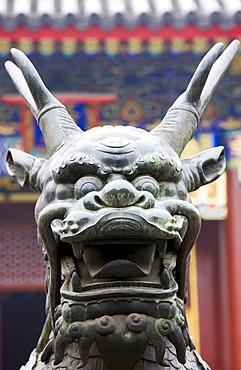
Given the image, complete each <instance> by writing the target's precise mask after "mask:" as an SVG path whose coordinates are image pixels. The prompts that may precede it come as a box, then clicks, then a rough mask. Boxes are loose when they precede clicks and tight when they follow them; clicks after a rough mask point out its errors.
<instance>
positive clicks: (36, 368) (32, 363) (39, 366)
mask: <svg viewBox="0 0 241 370" xmlns="http://www.w3.org/2000/svg"><path fill="white" fill-rule="evenodd" d="M165 340H166V354H165V359H166V360H167V362H168V363H170V369H177V370H210V368H209V366H208V365H207V364H206V362H204V361H203V360H202V359H201V357H200V356H199V354H198V353H197V352H196V351H195V350H194V351H190V350H189V349H187V356H186V360H187V361H186V363H185V365H182V364H180V363H179V362H178V360H177V357H176V350H175V347H174V346H173V344H171V343H170V341H169V340H168V339H165ZM53 361H54V355H52V356H51V358H50V361H49V362H48V364H46V365H44V364H43V363H42V362H41V361H38V355H37V354H36V352H35V351H33V352H32V354H31V356H30V359H29V362H28V363H27V364H26V365H25V366H22V367H21V369H20V370H75V369H77V366H78V365H79V364H80V356H79V352H78V346H77V343H72V344H70V345H69V346H68V347H67V348H66V353H65V356H64V359H63V361H62V362H61V363H60V364H59V365H57V366H56V365H54V364H53ZM82 369H83V370H108V368H107V366H106V365H105V364H104V363H103V360H102V359H101V357H100V354H99V351H98V349H97V348H96V345H95V344H93V345H92V348H91V351H90V358H89V362H88V364H87V365H85V366H84V367H83V368H82ZM144 369H145V370H168V369H169V367H163V366H160V365H158V364H156V360H155V350H154V348H153V346H152V345H151V344H149V345H148V346H147V348H146V351H145V353H144V355H143V357H142V359H141V360H140V361H139V362H138V364H137V365H136V366H135V367H134V368H133V370H144ZM123 370H125V369H123Z"/></svg>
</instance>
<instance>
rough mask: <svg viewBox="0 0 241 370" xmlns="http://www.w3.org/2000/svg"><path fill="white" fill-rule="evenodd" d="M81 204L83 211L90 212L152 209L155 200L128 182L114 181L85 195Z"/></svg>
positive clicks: (149, 194) (146, 192)
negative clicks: (107, 209) (102, 209)
mask: <svg viewBox="0 0 241 370" xmlns="http://www.w3.org/2000/svg"><path fill="white" fill-rule="evenodd" d="M83 203H84V207H85V209H87V210H90V211H97V210H99V209H101V208H103V207H111V208H124V207H129V206H133V205H135V206H138V207H141V208H144V209H149V208H152V207H154V204H155V199H154V196H153V195H152V194H151V193H150V192H148V191H139V190H137V189H136V188H135V187H134V186H133V185H132V184H131V183H130V182H128V181H125V180H114V181H111V182H110V183H108V184H107V185H105V186H104V188H103V189H102V190H101V191H98V192H97V191H95V192H91V193H89V194H87V195H86V196H85V199H84V200H83Z"/></svg>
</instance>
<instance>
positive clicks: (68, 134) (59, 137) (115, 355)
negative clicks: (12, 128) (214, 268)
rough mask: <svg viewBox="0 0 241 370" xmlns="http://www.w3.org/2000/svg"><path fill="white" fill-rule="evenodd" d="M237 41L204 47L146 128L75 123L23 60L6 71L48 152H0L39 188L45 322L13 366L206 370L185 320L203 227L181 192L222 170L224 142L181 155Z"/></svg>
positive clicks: (18, 56) (13, 171)
mask: <svg viewBox="0 0 241 370" xmlns="http://www.w3.org/2000/svg"><path fill="white" fill-rule="evenodd" d="M238 46H239V42H238V41H237V40H234V41H233V42H232V43H231V44H230V45H229V46H228V47H227V49H226V50H225V51H224V52H223V53H222V54H221V56H219V54H220V51H221V49H222V43H218V44H216V45H214V46H213V47H212V49H211V50H210V51H209V52H208V53H207V54H206V55H205V57H204V58H203V59H202V61H201V62H200V64H199V66H198V68H197V70H196V72H195V73H194V75H193V77H192V79H191V81H190V83H189V85H188V87H187V89H186V91H185V92H184V93H183V94H182V95H180V96H179V97H178V99H177V100H176V101H175V102H174V104H173V105H172V107H171V108H170V109H169V110H168V112H167V114H166V116H165V117H164V119H163V121H162V122H161V123H160V124H159V125H158V126H157V127H156V128H154V129H153V130H152V131H150V132H146V131H145V130H142V129H138V128H133V127H121V126H117V127H112V126H104V127H96V128H93V129H90V130H88V131H86V132H83V131H82V130H81V129H80V128H79V127H78V126H77V125H76V124H75V122H74V121H73V120H72V118H71V117H70V115H69V114H68V113H67V111H66V108H65V107H64V106H63V105H62V104H61V103H60V102H59V101H58V100H57V99H56V98H55V97H54V96H53V95H52V94H51V93H50V92H49V91H48V89H47V88H46V86H45V85H44V84H43V82H42V80H41V78H40V76H39V75H38V73H37V71H36V70H35V68H34V66H33V65H32V63H31V62H30V60H29V59H28V58H27V57H26V56H25V55H24V54H23V53H22V52H21V51H19V50H17V49H12V51H11V52H12V56H13V58H14V60H15V62H16V64H14V63H12V62H11V61H8V62H6V69H7V71H8V73H9V75H10V76H11V78H12V80H13V82H14V84H15V86H16V88H17V89H18V91H19V93H20V94H21V95H22V97H23V98H24V99H25V101H26V103H27V105H28V107H29V108H30V110H31V111H32V113H33V115H34V117H35V118H36V119H37V121H38V124H39V126H40V129H41V131H42V134H43V137H44V141H45V144H46V147H47V150H48V153H49V159H48V160H46V159H42V158H36V157H35V156H32V155H30V154H27V153H24V152H22V151H19V150H16V149H9V152H8V154H7V168H8V172H9V174H10V175H11V176H12V177H13V179H14V180H16V181H17V182H18V183H19V184H20V185H21V186H24V187H27V188H29V189H32V190H34V191H36V192H39V193H40V197H39V199H38V201H37V204H36V207H35V218H36V222H37V229H38V240H39V244H40V246H41V247H42V250H43V255H44V263H45V266H46V322H45V324H44V327H43V330H42V333H41V336H40V338H39V341H38V344H37V347H36V349H35V350H34V351H33V352H32V354H31V356H30V359H29V361H28V363H27V364H26V365H25V366H23V367H22V368H21V369H22V370H23V369H25V370H30V369H31V370H52V369H55V370H56V369H58V370H60V369H68V370H74V369H81V368H82V369H84V370H87V369H92V370H93V369H94V370H107V369H109V370H132V369H135V370H147V369H148V370H154V369H155V370H165V369H182V370H186V369H190V370H191V369H192V370H204V369H205V370H208V369H209V367H208V365H207V364H206V363H205V362H204V361H203V360H202V359H201V357H200V355H199V354H198V353H197V351H196V350H195V346H194V344H193V342H192V339H191V337H190V335H189V331H188V324H187V320H186V317H185V308H184V306H185V303H186V301H187V270H188V265H189V260H190V252H191V249H192V247H193V244H194V243H195V240H196V238H197V236H198V233H199V229H200V216H199V213H198V210H197V209H196V207H195V206H194V205H192V203H191V201H190V197H189V194H188V193H189V192H192V191H194V190H196V189H198V188H199V187H200V186H202V185H205V184H208V183H210V182H212V181H214V180H215V179H217V178H218V177H219V176H220V175H221V174H222V173H223V171H224V169H225V155H224V149H223V147H215V148H211V149H208V150H205V151H203V152H200V153H199V154H197V155H194V156H192V157H190V158H186V159H180V155H181V154H182V152H183V150H184V148H185V146H186V145H187V143H188V141H189V140H190V139H191V138H192V136H193V134H194V133H195V131H196V130H197V127H198V122H199V118H200V115H201V114H202V112H203V110H204V109H205V107H206V105H207V103H208V101H209V99H210V98H211V96H212V94H213V91H214V90H215V87H216V86H217V84H218V83H219V81H220V79H221V78H222V76H223V75H224V73H225V71H226V69H227V68H228V66H229V64H230V62H231V61H232V59H233V57H234V55H235V53H236V51H237V49H238Z"/></svg>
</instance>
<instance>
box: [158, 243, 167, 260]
mask: <svg viewBox="0 0 241 370" xmlns="http://www.w3.org/2000/svg"><path fill="white" fill-rule="evenodd" d="M166 249H167V241H166V240H164V239H158V240H157V252H158V254H159V256H160V257H161V258H162V257H164V255H165V253H166Z"/></svg>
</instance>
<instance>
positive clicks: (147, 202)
mask: <svg viewBox="0 0 241 370" xmlns="http://www.w3.org/2000/svg"><path fill="white" fill-rule="evenodd" d="M140 193H142V194H140V197H139V199H138V201H137V202H136V203H135V205H136V206H138V207H142V208H144V209H149V208H153V207H154V205H155V199H154V197H153V195H152V194H151V193H148V192H147V191H142V192H140Z"/></svg>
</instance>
